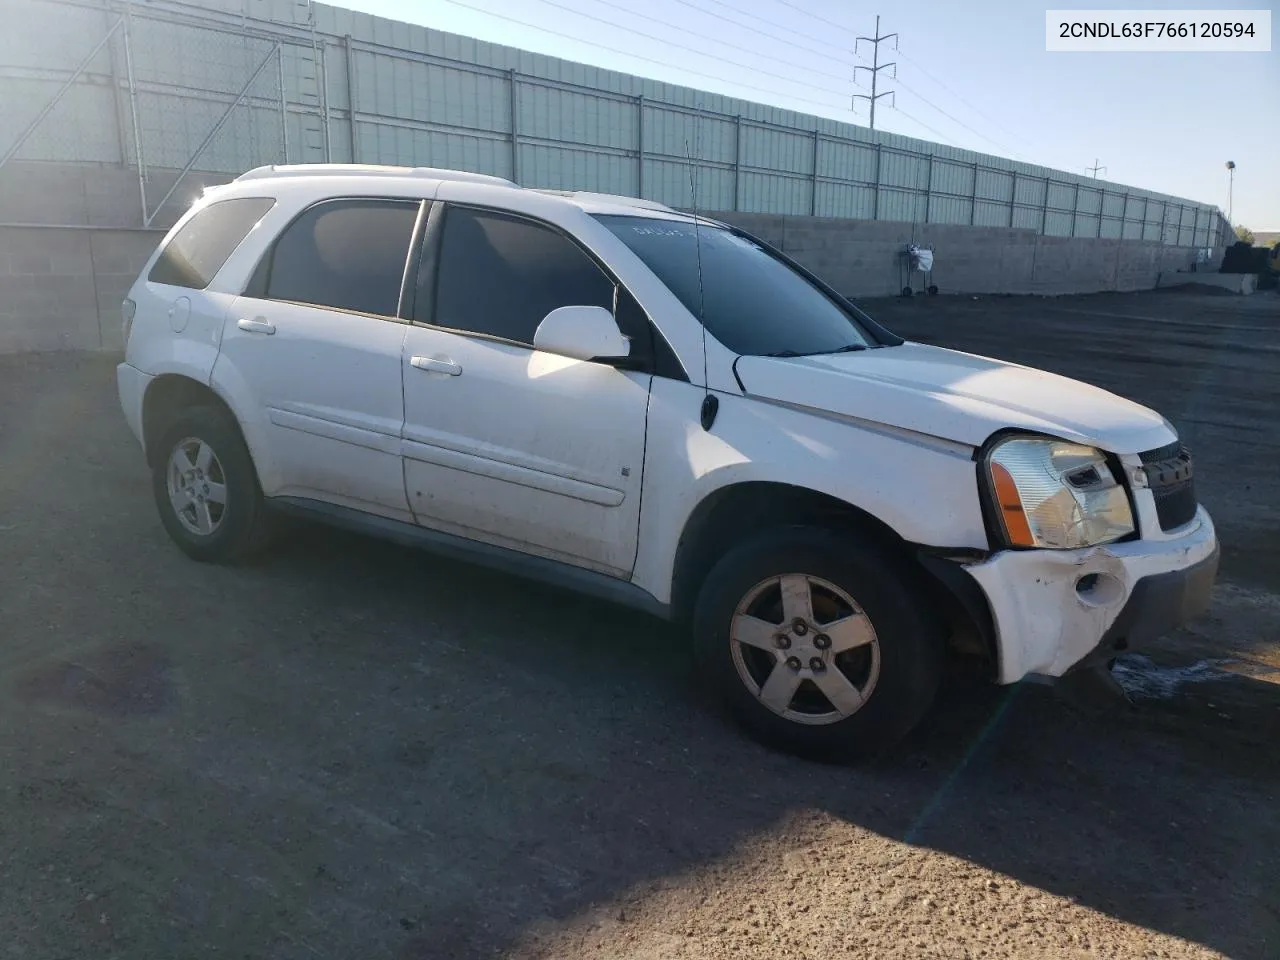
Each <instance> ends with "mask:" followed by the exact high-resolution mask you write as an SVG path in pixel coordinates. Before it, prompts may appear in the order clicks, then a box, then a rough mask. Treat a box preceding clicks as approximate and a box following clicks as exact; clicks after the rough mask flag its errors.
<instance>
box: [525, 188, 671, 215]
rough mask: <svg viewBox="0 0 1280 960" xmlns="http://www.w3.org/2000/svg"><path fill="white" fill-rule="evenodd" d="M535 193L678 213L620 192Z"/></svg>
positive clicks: (563, 191)
mask: <svg viewBox="0 0 1280 960" xmlns="http://www.w3.org/2000/svg"><path fill="white" fill-rule="evenodd" d="M535 192H536V193H549V194H552V195H554V196H557V197H568V198H569V199H571V200H602V201H608V202H609V203H616V204H618V205H619V206H623V207H636V208H637V209H639V210H661V211H663V212H664V213H678V212H679V211H677V210H676V209H675V208H674V207H669V206H667V205H666V204H665V203H658V201H657V200H641V199H640V198H639V197H627V196H624V195H622V194H620V193H596V192H595V191H593V190H536V191H535Z"/></svg>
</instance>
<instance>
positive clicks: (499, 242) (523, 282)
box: [420, 207, 614, 344]
mask: <svg viewBox="0 0 1280 960" xmlns="http://www.w3.org/2000/svg"><path fill="white" fill-rule="evenodd" d="M570 306H588V307H604V308H605V309H606V310H608V311H610V312H611V313H612V312H613V309H614V283H613V281H612V280H611V279H610V278H609V277H608V276H607V275H606V274H605V273H604V271H603V270H601V269H600V267H598V266H597V265H596V264H595V263H594V262H593V261H592V260H591V258H590V257H588V256H587V255H586V254H585V253H584V252H583V251H582V250H581V249H580V248H579V247H578V246H577V245H576V244H575V243H574V242H573V241H572V240H570V239H569V238H568V237H566V236H564V235H563V234H561V233H558V232H556V231H555V230H552V229H550V228H549V227H545V226H542V225H541V224H537V223H533V222H532V221H529V220H525V219H522V218H520V217H513V216H509V215H507V214H503V213H497V212H493V211H487V210H474V209H470V208H468V207H450V208H449V211H448V213H447V214H446V217H445V224H444V235H443V238H442V246H441V250H440V261H439V267H438V269H437V280H436V300H435V309H434V312H433V314H432V316H431V317H430V318H428V317H426V316H422V317H420V319H423V320H428V321H429V322H431V323H434V324H436V325H437V326H441V327H448V328H450V329H453V330H465V331H469V332H472V333H483V334H488V335H490V336H494V337H501V338H502V339H504V340H512V341H515V342H516V343H521V344H532V343H533V335H534V332H535V331H536V330H537V329H538V324H540V323H541V322H542V320H543V318H544V317H546V315H547V314H548V313H550V312H551V311H552V310H555V309H556V308H558V307H570ZM424 312H425V311H424Z"/></svg>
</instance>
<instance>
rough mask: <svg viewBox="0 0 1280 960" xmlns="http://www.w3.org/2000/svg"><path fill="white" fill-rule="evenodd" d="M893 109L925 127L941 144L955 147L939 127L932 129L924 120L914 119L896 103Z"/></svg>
mask: <svg viewBox="0 0 1280 960" xmlns="http://www.w3.org/2000/svg"><path fill="white" fill-rule="evenodd" d="M893 109H894V110H896V111H897V112H898V113H900V114H902V115H903V116H904V117H906V118H907V119H908V120H910V121H911V122H912V123H918V124H919V125H920V126H922V127H924V128H925V129H926V130H928V131H929V132H930V133H932V134H933V135H934V136H935V137H937V138H938V142H939V143H945V144H948V145H949V146H954V144H951V143H950V141H951V140H952V139H953V138H951V137H948V136H947V135H946V134H945V133H943V132H942V131H941V130H939V129H938V128H937V127H931V126H929V125H928V124H927V123H925V122H924V121H923V120H920V119H917V118H916V117H913V116H912V115H911V114H909V113H907V111H905V110H903V109H902V108H901V107H900V106H898V105H897V104H896V103H895V104H894V105H893ZM890 132H892V131H890Z"/></svg>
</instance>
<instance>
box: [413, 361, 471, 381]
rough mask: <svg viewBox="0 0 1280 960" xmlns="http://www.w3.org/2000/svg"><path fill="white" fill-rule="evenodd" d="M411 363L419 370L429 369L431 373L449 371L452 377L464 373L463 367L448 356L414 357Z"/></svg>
mask: <svg viewBox="0 0 1280 960" xmlns="http://www.w3.org/2000/svg"><path fill="white" fill-rule="evenodd" d="M409 363H410V364H412V365H413V366H414V367H416V368H417V369H419V370H427V371H429V372H431V373H447V374H448V375H449V376H451V377H458V376H461V375H462V367H460V366H458V365H457V364H456V363H454V362H453V361H452V360H450V359H449V358H448V357H414V358H412V359H411V360H410V361H409Z"/></svg>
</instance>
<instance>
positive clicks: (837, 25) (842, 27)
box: [778, 0, 853, 33]
mask: <svg viewBox="0 0 1280 960" xmlns="http://www.w3.org/2000/svg"><path fill="white" fill-rule="evenodd" d="M778 2H779V3H780V4H782V5H783V6H784V7H790V8H791V9H792V10H798V11H799V12H800V13H803V14H804V15H805V16H806V17H813V19H815V20H821V21H822V22H823V23H825V24H827V25H828V26H832V27H835V28H836V29H838V30H847V31H848V32H849V33H853V27H846V26H845V25H844V24H843V23H836V22H835V21H834V20H828V19H827V18H826V17H824V16H822V15H821V14H818V13H814V12H813V11H812V10H806V9H805V8H804V7H798V6H796V5H795V4H794V3H791V2H790V0H778Z"/></svg>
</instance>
